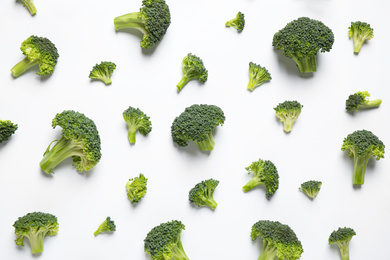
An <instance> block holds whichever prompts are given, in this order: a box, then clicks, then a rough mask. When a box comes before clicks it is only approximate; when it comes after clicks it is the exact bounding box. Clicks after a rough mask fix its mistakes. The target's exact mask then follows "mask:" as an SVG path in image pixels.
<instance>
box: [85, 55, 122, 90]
mask: <svg viewBox="0 0 390 260" xmlns="http://www.w3.org/2000/svg"><path fill="white" fill-rule="evenodd" d="M115 69H116V64H115V63H113V62H110V61H102V62H101V63H100V64H96V65H95V66H94V67H93V68H92V71H91V72H90V73H89V77H90V78H91V79H97V80H101V81H103V82H104V83H105V84H106V85H109V84H111V83H112V81H111V74H112V73H113V72H114V70H115Z"/></svg>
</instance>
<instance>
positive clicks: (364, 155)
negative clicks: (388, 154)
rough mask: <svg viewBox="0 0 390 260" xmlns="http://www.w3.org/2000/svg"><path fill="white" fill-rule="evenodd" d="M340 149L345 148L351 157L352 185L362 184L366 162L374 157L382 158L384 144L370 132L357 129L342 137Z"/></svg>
mask: <svg viewBox="0 0 390 260" xmlns="http://www.w3.org/2000/svg"><path fill="white" fill-rule="evenodd" d="M341 150H342V151H344V150H347V152H348V155H349V156H350V157H351V158H352V157H353V164H354V169H353V177H352V183H353V185H362V184H364V176H365V172H366V168H367V163H368V161H369V160H370V159H371V157H374V158H375V159H376V160H379V159H380V158H384V155H385V145H384V144H383V142H382V141H381V140H379V138H378V137H377V136H376V135H374V134H373V133H372V132H370V131H367V130H357V131H355V132H353V133H352V134H349V135H348V136H347V137H346V138H344V141H343V145H342V147H341Z"/></svg>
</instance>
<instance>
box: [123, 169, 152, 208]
mask: <svg viewBox="0 0 390 260" xmlns="http://www.w3.org/2000/svg"><path fill="white" fill-rule="evenodd" d="M147 182H148V179H147V178H145V176H144V175H143V174H142V173H140V174H139V177H135V178H132V179H129V181H128V182H127V183H126V191H127V197H128V198H129V200H130V201H131V203H138V202H139V201H140V200H141V199H142V198H143V197H145V195H146V190H147V187H146V186H147Z"/></svg>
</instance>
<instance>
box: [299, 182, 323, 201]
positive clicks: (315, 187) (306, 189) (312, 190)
mask: <svg viewBox="0 0 390 260" xmlns="http://www.w3.org/2000/svg"><path fill="white" fill-rule="evenodd" d="M321 186H322V182H320V181H313V180H312V181H305V182H304V183H302V184H301V187H300V188H299V190H301V191H302V192H303V193H305V194H306V195H307V196H309V197H310V198H312V199H314V198H315V197H317V195H318V192H320V189H321Z"/></svg>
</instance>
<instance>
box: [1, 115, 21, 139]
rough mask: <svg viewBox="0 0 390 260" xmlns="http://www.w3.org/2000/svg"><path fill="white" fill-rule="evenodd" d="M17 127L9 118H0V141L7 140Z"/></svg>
mask: <svg viewBox="0 0 390 260" xmlns="http://www.w3.org/2000/svg"><path fill="white" fill-rule="evenodd" d="M17 129H18V125H17V124H14V123H12V122H11V121H10V120H1V119H0V143H2V142H5V141H7V140H8V139H9V138H10V137H11V136H12V135H13V134H14V133H15V131H16V130H17Z"/></svg>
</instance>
